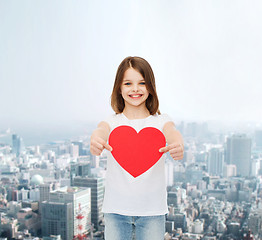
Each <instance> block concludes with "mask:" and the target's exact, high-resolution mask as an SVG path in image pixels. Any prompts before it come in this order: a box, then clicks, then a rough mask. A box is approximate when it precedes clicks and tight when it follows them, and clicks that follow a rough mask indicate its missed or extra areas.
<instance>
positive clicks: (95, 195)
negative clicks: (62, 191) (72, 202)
mask: <svg viewBox="0 0 262 240" xmlns="http://www.w3.org/2000/svg"><path fill="white" fill-rule="evenodd" d="M73 186H78V187H87V188H91V222H92V224H94V227H95V228H96V229H98V226H99V222H100V221H102V219H103V214H102V212H101V211H102V204H103V198H104V179H103V178H88V177H75V178H74V179H73Z"/></svg>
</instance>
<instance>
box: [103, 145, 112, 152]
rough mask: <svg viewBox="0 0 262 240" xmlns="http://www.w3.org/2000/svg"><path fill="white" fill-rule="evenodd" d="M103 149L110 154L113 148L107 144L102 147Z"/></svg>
mask: <svg viewBox="0 0 262 240" xmlns="http://www.w3.org/2000/svg"><path fill="white" fill-rule="evenodd" d="M104 147H105V149H106V150H108V151H110V152H112V151H113V148H112V147H111V146H110V145H109V144H107V143H106V144H105V145H104Z"/></svg>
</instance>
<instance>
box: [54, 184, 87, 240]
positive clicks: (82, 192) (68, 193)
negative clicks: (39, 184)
mask: <svg viewBox="0 0 262 240" xmlns="http://www.w3.org/2000/svg"><path fill="white" fill-rule="evenodd" d="M49 202H50V203H52V202H56V203H71V204H72V216H73V217H72V218H73V234H74V235H77V233H78V226H77V221H76V217H77V215H78V212H79V204H80V206H81V209H82V212H83V215H84V218H83V219H82V227H83V229H82V230H83V232H88V231H89V230H90V218H91V216H90V215H91V193H90V188H79V187H67V186H66V187H62V188H59V189H57V190H55V191H51V192H50V195H49ZM62 239H63V238H62Z"/></svg>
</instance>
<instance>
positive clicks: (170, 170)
mask: <svg viewBox="0 0 262 240" xmlns="http://www.w3.org/2000/svg"><path fill="white" fill-rule="evenodd" d="M165 171H166V183H167V186H173V184H174V164H173V161H169V162H166V164H165Z"/></svg>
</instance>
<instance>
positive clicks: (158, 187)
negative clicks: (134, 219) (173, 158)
mask: <svg viewBox="0 0 262 240" xmlns="http://www.w3.org/2000/svg"><path fill="white" fill-rule="evenodd" d="M170 121H172V120H171V118H170V117H169V116H168V115H166V114H160V115H158V114H155V115H150V116H149V117H147V118H145V119H132V120H130V119H128V118H127V117H126V116H125V115H124V114H123V113H121V114H114V115H112V116H110V117H109V118H108V119H106V120H105V122H107V123H108V124H109V126H110V132H112V131H113V130H114V129H115V128H116V127H119V126H121V125H126V126H130V127H132V128H134V129H135V130H136V131H137V133H138V132H139V131H140V130H141V129H143V128H146V127H154V128H157V129H158V130H160V131H161V132H163V127H164V125H165V123H167V122H170ZM106 153H107V171H106V182H105V195H104V203H103V207H102V212H104V213H117V214H122V215H128V216H152V215H164V214H166V213H167V212H168V208H167V192H166V180H165V154H163V155H162V157H161V158H160V159H159V160H158V162H157V163H156V164H154V165H153V166H152V167H151V168H150V169H148V170H147V171H146V172H144V173H143V174H141V175H139V176H138V177H133V176H132V175H130V174H129V173H128V172H127V171H125V170H124V169H123V168H122V167H121V166H120V165H119V163H118V162H117V161H116V160H115V159H114V157H113V155H112V154H111V152H109V151H107V150H106Z"/></svg>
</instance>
